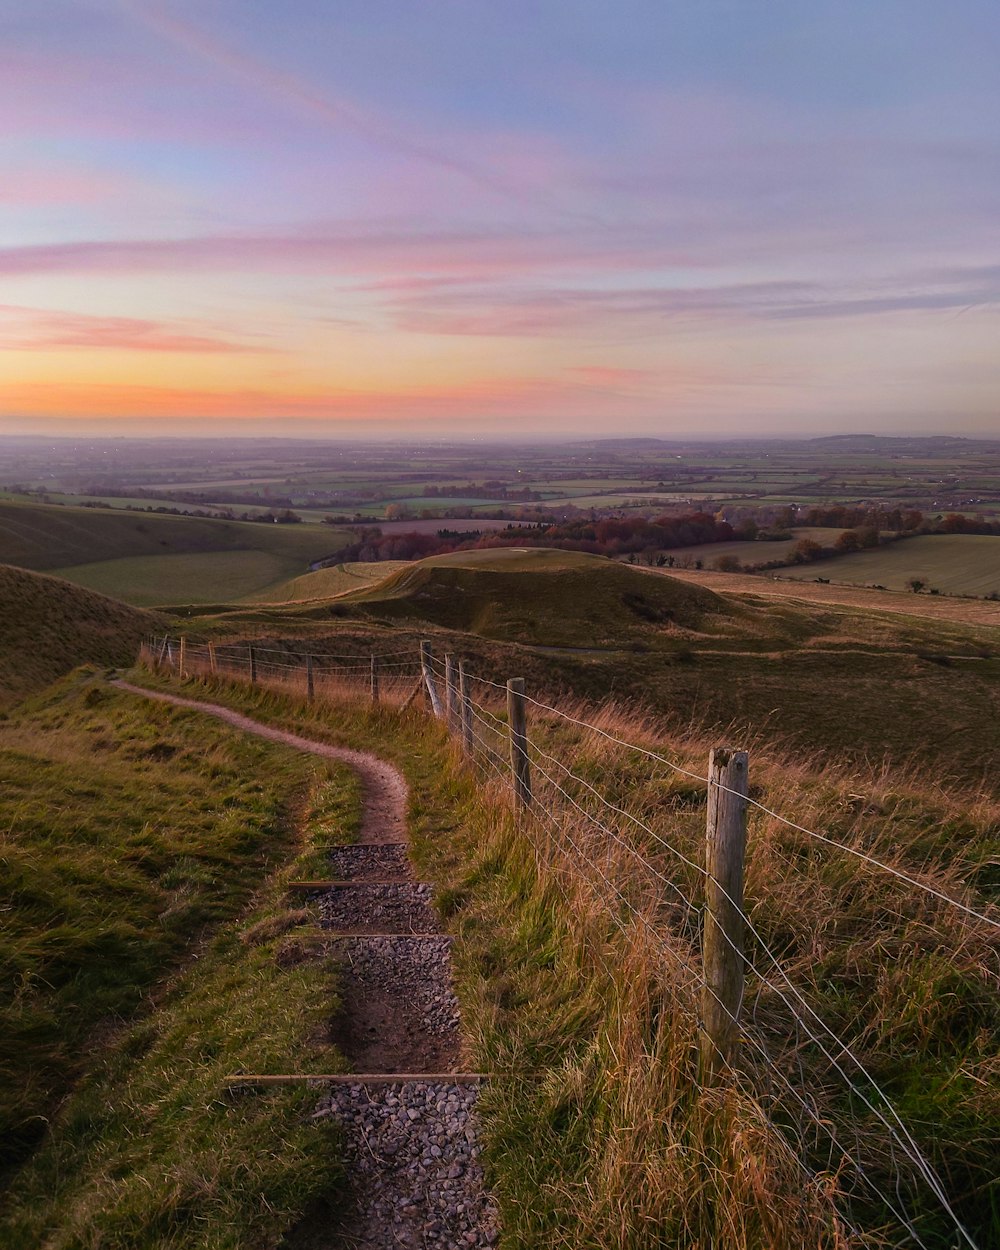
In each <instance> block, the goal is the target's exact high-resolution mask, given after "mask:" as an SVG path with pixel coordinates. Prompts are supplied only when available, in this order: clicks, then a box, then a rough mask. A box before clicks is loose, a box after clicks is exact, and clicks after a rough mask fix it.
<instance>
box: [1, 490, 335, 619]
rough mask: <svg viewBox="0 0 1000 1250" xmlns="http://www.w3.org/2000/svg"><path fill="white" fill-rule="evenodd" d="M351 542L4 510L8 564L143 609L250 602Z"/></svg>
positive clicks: (52, 509) (250, 526) (90, 513)
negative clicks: (45, 573)
mask: <svg viewBox="0 0 1000 1250" xmlns="http://www.w3.org/2000/svg"><path fill="white" fill-rule="evenodd" d="M347 537H348V535H347V532H346V531H345V530H337V529H333V528H331V527H330V526H316V525H277V524H265V523H262V522H257V523H254V522H241V521H223V520H212V519H206V518H202V517H176V516H160V515H155V514H154V515H148V514H142V513H127V512H123V511H121V510H110V509H109V510H104V509H100V508H64V507H58V506H54V505H45V504H18V503H0V563H7V564H13V565H17V566H19V567H22V568H29V569H38V570H46V571H50V572H53V573H57V574H58V576H60V577H63V578H66V579H67V580H68V581H73V582H76V583H78V584H79V585H82V586H87V587H89V588H90V589H92V590H98V591H100V592H101V593H102V594H107V595H111V596H112V597H114V598H117V599H122V600H124V601H125V602H126V603H134V604H139V605H154V604H163V603H211V602H219V601H220V600H226V599H242V598H245V597H247V596H252V595H254V594H257V593H260V592H263V591H265V590H267V589H268V588H269V587H271V586H275V585H279V584H280V583H282V582H286V581H288V580H289V579H290V578H293V577H296V576H298V575H300V574H302V573H304V572H306V571H307V569H308V567H309V565H310V564H311V563H312V562H313V561H314V560H318V559H321V558H322V557H323V556H325V555H327V554H328V553H329V552H331V551H333V550H335V549H336V548H337V547H338V546H339V545H342V544H343V543H344V542H345V541H346V540H347Z"/></svg>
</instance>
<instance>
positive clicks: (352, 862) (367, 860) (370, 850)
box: [327, 843, 411, 881]
mask: <svg viewBox="0 0 1000 1250" xmlns="http://www.w3.org/2000/svg"><path fill="white" fill-rule="evenodd" d="M327 858H328V860H329V863H330V879H331V881H408V880H410V878H411V870H410V861H409V860H408V859H407V858H406V847H405V846H402V845H399V846H393V845H392V844H390V843H385V844H384V845H372V844H370V843H369V844H368V845H362V846H334V847H331V848H330V851H329V854H328V856H327Z"/></svg>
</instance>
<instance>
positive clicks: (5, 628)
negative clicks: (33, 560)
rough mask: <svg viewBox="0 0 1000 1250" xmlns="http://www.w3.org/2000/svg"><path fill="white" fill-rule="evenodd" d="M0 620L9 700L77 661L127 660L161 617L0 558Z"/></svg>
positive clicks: (2, 690)
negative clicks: (4, 561)
mask: <svg viewBox="0 0 1000 1250" xmlns="http://www.w3.org/2000/svg"><path fill="white" fill-rule="evenodd" d="M0 623H2V628H0V705H9V704H10V703H13V702H15V701H17V700H18V699H20V698H24V697H25V696H26V695H29V694H31V693H33V692H34V691H35V690H40V689H42V688H43V687H44V686H47V685H49V684H50V683H51V682H53V681H55V679H56V678H57V677H60V676H62V674H63V673H67V672H69V671H70V669H73V668H75V667H76V666H77V665H78V664H128V663H131V661H132V660H133V659H134V658H135V655H136V652H137V650H138V647H139V642H140V640H141V639H142V637H143V635H145V634H148V633H150V632H151V631H152V630H154V629H156V628H157V627H158V626H159V624H160V618H159V617H158V616H156V615H154V614H153V613H152V612H144V611H143V610H142V609H140V608H132V607H129V606H128V605H127V604H124V603H118V602H117V601H116V600H114V599H108V598H106V597H105V596H104V595H98V594H94V593H93V591H89V590H83V589H81V588H80V587H79V586H72V585H70V583H69V582H64V581H61V580H59V579H58V578H55V577H46V576H45V575H43V574H40V573H31V572H28V571H27V570H26V569H17V568H11V567H10V566H9V565H5V564H0Z"/></svg>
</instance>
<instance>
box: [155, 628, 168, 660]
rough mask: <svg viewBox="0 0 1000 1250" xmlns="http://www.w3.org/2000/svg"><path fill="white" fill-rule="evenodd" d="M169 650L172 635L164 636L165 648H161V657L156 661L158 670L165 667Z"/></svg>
mask: <svg viewBox="0 0 1000 1250" xmlns="http://www.w3.org/2000/svg"><path fill="white" fill-rule="evenodd" d="M169 649H170V635H169V634H164V635H163V646H162V647H161V648H160V656H159V659H158V660H157V661H156V667H157V668H160V667H161V666H162V665H163V662H164V661H165V660H166V658H167V652H168V651H169Z"/></svg>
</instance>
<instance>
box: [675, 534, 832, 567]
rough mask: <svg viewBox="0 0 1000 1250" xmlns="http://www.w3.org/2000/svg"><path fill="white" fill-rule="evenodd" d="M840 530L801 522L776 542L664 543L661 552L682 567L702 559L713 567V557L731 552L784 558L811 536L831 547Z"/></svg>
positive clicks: (759, 560)
mask: <svg viewBox="0 0 1000 1250" xmlns="http://www.w3.org/2000/svg"><path fill="white" fill-rule="evenodd" d="M842 533H843V530H838V529H822V528H809V527H807V526H803V527H802V528H800V529H796V530H794V531H793V533H792V537H791V538H781V539H778V540H777V541H776V542H764V541H756V542H740V541H738V540H734V541H733V542H727V543H702V544H701V545H700V546H698V547H667V548H665V549H664V552H663V554H664V555H666V556H673V557H674V558H675V560H676V561H677V563H678V565H679V566H681V567H682V568H687V567H694V562H695V561H696V560H700V561H701V566H702V568H706V569H710V568H712V567H714V564H715V561H716V560H719V559H725V558H726V557H729V556H733V557H735V558H736V559H737V560H739V561H740V563H741V564H745V565H751V564H763V563H765V562H767V561H769V560H784V559H785V557H786V556H787V555H788V553H789V552H790V551H791V550H792V549H793V548H794V547H795V546H796V544H797V543H799V542H801V540H802V539H803V538H811V539H812V541H813V542H817V543H819V544H820V546H823V547H831V546H832V545H833V544H834V543H835V542H836V541H837V539H838V538H839V537H840V535H841V534H842Z"/></svg>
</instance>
